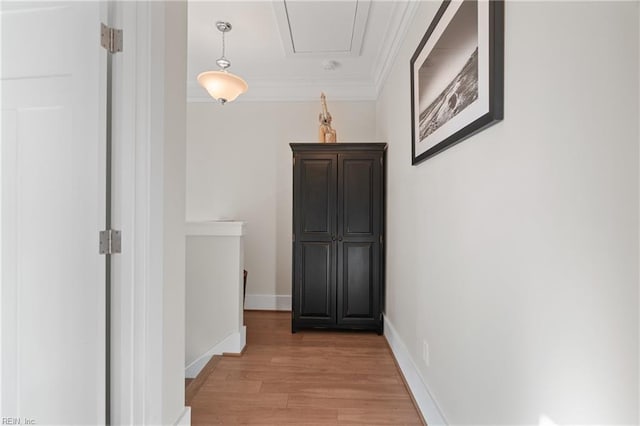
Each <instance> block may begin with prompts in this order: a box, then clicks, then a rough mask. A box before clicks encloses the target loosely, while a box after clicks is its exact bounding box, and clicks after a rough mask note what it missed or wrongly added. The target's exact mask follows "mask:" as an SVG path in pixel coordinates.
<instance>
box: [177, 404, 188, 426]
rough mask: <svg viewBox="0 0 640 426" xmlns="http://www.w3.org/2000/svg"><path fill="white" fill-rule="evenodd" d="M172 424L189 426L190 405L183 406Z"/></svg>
mask: <svg viewBox="0 0 640 426" xmlns="http://www.w3.org/2000/svg"><path fill="white" fill-rule="evenodd" d="M174 424H175V425H176V426H191V407H184V411H183V412H182V414H181V415H180V418H179V419H178V420H177V421H176V422H175V423H174Z"/></svg>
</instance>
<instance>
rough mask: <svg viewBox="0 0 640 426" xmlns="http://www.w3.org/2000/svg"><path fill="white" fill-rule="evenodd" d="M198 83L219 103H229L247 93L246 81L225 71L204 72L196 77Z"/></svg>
mask: <svg viewBox="0 0 640 426" xmlns="http://www.w3.org/2000/svg"><path fill="white" fill-rule="evenodd" d="M198 83H200V85H201V86H202V87H204V88H205V89H207V92H209V95H211V97H212V98H214V99H216V100H217V101H219V102H220V103H223V104H224V103H226V102H231V101H233V100H235V99H236V98H237V97H238V96H240V95H241V94H243V93H244V92H246V91H247V89H248V88H249V86H248V85H247V83H246V81H244V80H243V79H242V78H240V77H238V76H237V75H235V74H231V73H230V72H227V71H205V72H203V73H200V74H199V75H198Z"/></svg>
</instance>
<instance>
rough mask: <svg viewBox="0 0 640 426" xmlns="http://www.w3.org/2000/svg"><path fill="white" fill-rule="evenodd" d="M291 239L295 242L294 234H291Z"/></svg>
mask: <svg viewBox="0 0 640 426" xmlns="http://www.w3.org/2000/svg"><path fill="white" fill-rule="evenodd" d="M291 241H293V242H294V243H295V242H296V234H292V235H291Z"/></svg>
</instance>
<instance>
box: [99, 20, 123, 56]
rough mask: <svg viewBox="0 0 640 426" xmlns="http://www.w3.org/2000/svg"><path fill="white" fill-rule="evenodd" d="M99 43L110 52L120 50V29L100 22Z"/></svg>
mask: <svg viewBox="0 0 640 426" xmlns="http://www.w3.org/2000/svg"><path fill="white" fill-rule="evenodd" d="M100 45H101V46H102V47H104V48H105V49H107V51H109V52H111V53H116V52H122V30H118V29H116V28H111V27H108V26H106V25H105V24H102V23H101V24H100Z"/></svg>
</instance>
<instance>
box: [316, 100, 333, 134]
mask: <svg viewBox="0 0 640 426" xmlns="http://www.w3.org/2000/svg"><path fill="white" fill-rule="evenodd" d="M320 101H321V102H322V113H320V116H319V117H318V118H319V120H320V132H319V135H318V136H319V138H318V139H319V141H320V143H336V142H337V137H336V131H335V130H334V129H332V128H331V114H329V111H328V110H327V98H326V96H325V95H324V93H322V94H321V95H320Z"/></svg>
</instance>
